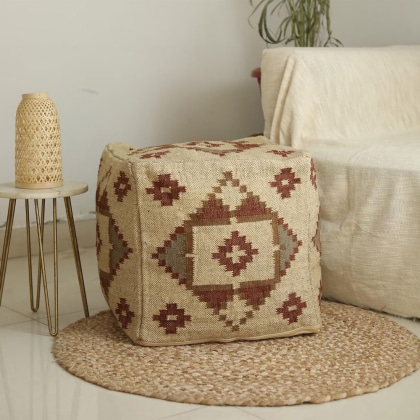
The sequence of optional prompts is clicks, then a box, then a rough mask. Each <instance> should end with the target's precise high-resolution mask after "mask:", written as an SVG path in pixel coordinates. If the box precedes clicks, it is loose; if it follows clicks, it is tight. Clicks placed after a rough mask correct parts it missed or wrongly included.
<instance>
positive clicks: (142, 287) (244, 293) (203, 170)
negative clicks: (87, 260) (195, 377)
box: [97, 137, 321, 345]
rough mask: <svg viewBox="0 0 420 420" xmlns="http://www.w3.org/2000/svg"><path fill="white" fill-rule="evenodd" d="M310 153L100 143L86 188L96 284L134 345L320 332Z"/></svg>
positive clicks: (265, 145) (220, 145)
mask: <svg viewBox="0 0 420 420" xmlns="http://www.w3.org/2000/svg"><path fill="white" fill-rule="evenodd" d="M316 188H317V186H316V174H315V169H314V166H313V164H312V160H311V157H310V156H309V155H308V154H306V153H303V152H300V151H295V150H293V149H290V148H287V147H283V146H278V145H274V144H272V143H271V142H269V141H268V140H267V139H265V138H264V137H254V138H249V139H242V140H236V141H231V142H222V141H221V142H216V141H211V142H210V141H205V142H189V143H179V144H170V145H165V146H158V147H151V148H146V149H137V148H134V147H131V146H129V145H127V144H124V143H116V144H110V145H108V146H107V147H106V148H105V150H104V152H103V154H102V158H101V163H100V168H99V175H98V184H97V254H98V266H99V275H100V281H101V287H102V290H103V293H104V296H105V298H106V300H107V302H108V304H109V307H110V309H111V310H112V312H113V314H114V316H115V318H116V319H117V321H118V323H119V325H120V326H121V328H122V329H123V331H124V332H125V333H126V334H127V335H128V336H129V337H130V338H131V339H132V341H133V342H135V343H137V344H142V345H170V344H190V343H200V342H207V341H221V342H223V341H233V340H239V339H242V340H243V339H246V340H255V339H260V338H269V337H284V336H291V335H297V334H302V333H314V332H317V331H319V329H320V325H321V317H320V309H319V298H320V290H321V282H320V279H321V273H320V264H319V260H320V253H319V240H318V211H319V203H318V194H317V189H316Z"/></svg>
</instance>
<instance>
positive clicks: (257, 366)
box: [53, 301, 420, 406]
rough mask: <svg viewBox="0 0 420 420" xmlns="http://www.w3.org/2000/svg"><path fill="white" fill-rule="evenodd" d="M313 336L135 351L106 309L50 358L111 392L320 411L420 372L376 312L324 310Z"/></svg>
mask: <svg viewBox="0 0 420 420" xmlns="http://www.w3.org/2000/svg"><path fill="white" fill-rule="evenodd" d="M321 311H322V319H323V326H322V329H321V331H320V332H319V333H317V334H313V335H302V336H296V337H289V338H280V339H269V340H260V341H238V342H234V343H225V344H221V343H207V344H196V345H185V346H164V347H143V346H138V345H134V344H133V343H132V342H131V341H130V339H129V338H128V337H127V336H126V334H124V332H123V331H122V330H121V329H120V327H119V326H118V325H117V323H116V321H115V319H114V317H113V316H112V314H111V312H110V311H104V312H100V313H99V314H97V315H95V316H92V317H91V318H85V319H82V320H79V321H77V322H76V323H74V324H71V325H69V326H68V327H66V328H65V329H63V330H62V331H61V332H60V333H59V335H58V336H57V338H56V341H55V344H54V348H53V353H54V356H55V358H56V360H57V362H58V363H59V364H60V365H61V366H62V367H63V368H64V369H66V370H67V371H69V372H70V373H72V374H73V375H76V376H78V377H80V378H82V379H84V380H86V381H88V382H91V383H94V384H97V385H100V386H102V387H105V388H108V389H110V390H115V391H122V392H127V393H132V394H139V395H143V396H147V397H154V398H160V399H164V400H170V401H177V402H185V403H194V404H208V405H236V406H282V405H295V404H301V403H304V402H310V403H323V402H327V401H332V400H338V399H342V398H347V397H351V396H355V395H361V394H364V393H368V392H375V391H378V390H379V389H381V388H384V387H387V386H389V385H391V384H393V383H395V382H397V381H399V380H400V379H402V378H403V377H404V376H407V375H409V374H410V373H412V372H414V371H415V370H416V369H418V368H419V367H420V339H419V338H418V337H416V336H415V335H414V334H412V333H411V332H410V331H408V330H407V329H405V328H404V327H401V326H399V325H398V324H396V323H395V322H393V321H390V320H389V319H387V318H386V317H384V316H382V315H380V314H377V313H375V312H371V311H367V310H364V309H360V308H356V307H353V306H348V305H343V304H338V303H333V302H325V301H322V305H321Z"/></svg>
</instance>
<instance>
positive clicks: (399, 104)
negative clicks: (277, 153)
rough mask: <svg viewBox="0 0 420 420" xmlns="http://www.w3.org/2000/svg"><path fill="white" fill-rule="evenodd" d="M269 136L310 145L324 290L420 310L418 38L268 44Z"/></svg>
mask: <svg viewBox="0 0 420 420" xmlns="http://www.w3.org/2000/svg"><path fill="white" fill-rule="evenodd" d="M261 71H262V79H261V93H262V104H263V112H264V118H265V131H264V134H265V136H266V137H268V138H270V139H271V140H272V141H273V142H275V143H280V144H283V145H288V146H292V147H294V148H297V149H305V150H307V151H309V152H310V153H311V154H312V157H313V159H314V162H315V167H316V169H317V183H318V189H319V195H320V201H321V241H322V258H321V262H322V279H323V295H324V297H326V298H329V299H333V300H337V301H340V302H345V303H349V304H353V305H357V306H361V307H366V308H372V309H375V310H379V311H384V312H388V313H391V314H396V315H400V316H404V317H420V46H401V47H382V48H275V49H268V50H265V51H264V52H263V57H262V63H261Z"/></svg>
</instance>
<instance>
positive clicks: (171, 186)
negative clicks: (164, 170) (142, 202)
mask: <svg viewBox="0 0 420 420" xmlns="http://www.w3.org/2000/svg"><path fill="white" fill-rule="evenodd" d="M185 191H186V190H185V187H183V186H179V184H178V181H176V180H175V181H173V180H171V175H170V174H161V175H159V176H158V179H157V180H156V181H153V188H146V192H147V194H153V199H154V200H156V201H160V204H161V206H172V205H173V200H179V193H181V192H185Z"/></svg>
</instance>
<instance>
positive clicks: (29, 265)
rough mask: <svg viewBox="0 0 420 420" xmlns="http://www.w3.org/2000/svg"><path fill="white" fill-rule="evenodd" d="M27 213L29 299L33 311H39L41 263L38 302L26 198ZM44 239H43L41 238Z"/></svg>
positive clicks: (39, 279)
mask: <svg viewBox="0 0 420 420" xmlns="http://www.w3.org/2000/svg"><path fill="white" fill-rule="evenodd" d="M44 208H45V207H43V209H42V221H41V225H42V226H43V225H44ZM25 213H26V255H27V258H28V274H29V299H30V304H31V310H32V312H37V311H38V309H39V297H40V292H41V264H38V282H37V290H36V303H35V302H34V289H33V281H32V249H31V228H30V222H29V200H25ZM41 240H42V239H41Z"/></svg>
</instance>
